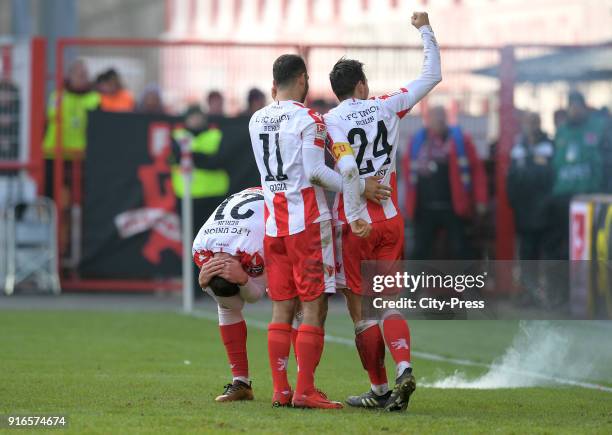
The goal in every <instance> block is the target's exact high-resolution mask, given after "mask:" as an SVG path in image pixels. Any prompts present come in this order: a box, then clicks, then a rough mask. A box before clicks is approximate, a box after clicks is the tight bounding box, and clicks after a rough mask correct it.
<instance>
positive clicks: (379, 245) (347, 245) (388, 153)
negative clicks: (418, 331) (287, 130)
mask: <svg viewBox="0 0 612 435" xmlns="http://www.w3.org/2000/svg"><path fill="white" fill-rule="evenodd" d="M411 23H412V25H413V26H414V27H416V28H417V29H418V30H419V32H420V34H421V37H422V39H423V45H424V60H423V67H422V71H421V74H420V76H419V77H418V78H416V79H415V80H413V81H411V82H409V83H407V84H406V85H405V86H403V87H401V88H400V89H398V90H396V91H394V92H391V93H388V94H386V95H383V96H381V97H378V98H369V88H368V80H367V78H366V76H365V74H364V72H363V64H362V63H361V62H359V61H358V60H352V59H345V58H342V59H340V60H339V61H338V62H337V63H336V64H335V65H334V67H333V69H332V71H331V72H330V74H329V78H330V82H331V87H332V90H333V91H334V93H335V94H336V96H337V97H338V99H339V100H340V104H339V105H338V106H337V107H336V108H334V109H332V110H331V111H330V112H329V113H328V114H326V115H325V123H326V125H327V130H328V134H329V136H330V138H331V140H332V142H333V144H332V150H333V152H334V155H335V157H336V158H337V159H343V160H344V165H347V166H351V165H352V167H353V171H355V172H357V173H358V174H359V176H360V177H361V178H362V179H364V178H366V177H370V176H372V175H376V176H379V177H380V183H381V184H382V185H384V186H387V187H388V188H390V189H391V190H392V196H391V198H390V199H382V200H367V201H364V200H363V199H361V200H360V203H359V207H358V208H359V211H358V217H359V218H361V219H362V220H365V221H367V222H368V223H370V224H371V233H370V235H369V236H368V237H366V238H359V237H356V236H355V234H354V233H353V231H351V230H350V227H349V225H348V223H347V212H346V204H347V201H346V199H345V198H343V195H344V194H340V195H338V196H337V198H336V201H335V206H334V210H333V212H334V218H335V219H336V220H337V221H338V222H339V223H340V225H341V226H340V227H339V230H338V231H337V232H336V234H337V239H336V247H337V248H336V254H337V261H336V264H337V269H339V272H338V274H337V278H338V286H339V287H344V290H343V292H344V294H345V296H346V300H347V306H348V309H349V312H350V315H351V318H352V320H353V322H354V326H355V343H356V345H357V351H358V353H359V356H360V357H361V361H362V363H363V366H364V368H365V369H366V371H367V372H368V375H369V377H370V383H371V389H370V391H368V392H366V393H364V394H362V395H360V396H351V397H349V398H348V400H347V403H348V404H349V405H351V406H357V407H366V408H372V407H376V408H385V409H386V410H388V411H396V410H403V409H405V408H406V406H407V405H408V401H409V398H410V395H411V394H412V392H413V391H414V389H415V388H416V383H415V379H414V376H413V375H412V366H411V363H410V330H409V328H408V324H407V323H406V320H405V319H404V318H403V316H402V315H401V313H400V312H398V311H395V310H393V311H387V312H385V313H384V314H383V316H382V320H381V322H380V324H379V322H378V321H376V320H368V319H364V318H362V310H361V307H362V304H363V303H367V302H368V301H367V300H364V298H367V295H368V293H370V292H371V289H364V288H362V287H361V270H360V266H361V261H362V260H380V261H385V260H386V261H396V260H401V258H402V253H403V240H404V221H403V219H402V216H401V214H400V212H399V209H398V203H397V188H396V186H397V181H396V160H397V149H398V147H399V145H400V143H401V142H400V134H399V131H400V120H401V119H402V118H403V117H404V116H405V115H406V114H407V113H408V112H409V111H410V109H412V107H413V106H414V105H415V104H417V103H418V102H419V101H420V100H421V99H422V98H423V97H424V96H425V95H427V94H428V93H429V92H430V91H431V90H432V89H433V88H434V86H436V84H438V83H439V82H440V80H441V79H442V75H441V68H440V51H439V48H438V45H437V43H436V40H435V37H434V34H433V30H432V28H431V26H430V25H429V17H428V16H427V13H425V12H415V13H414V14H413V15H412V17H411ZM351 213H354V210H353V211H351ZM352 218H353V219H354V218H355V217H354V216H353V217H352ZM370 294H371V293H370ZM385 343H386V345H387V347H388V349H389V352H390V353H391V355H392V356H393V359H394V360H395V362H396V382H395V387H394V388H393V389H392V390H389V387H388V385H387V374H386V370H385V367H384V356H385Z"/></svg>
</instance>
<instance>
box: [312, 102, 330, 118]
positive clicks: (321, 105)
mask: <svg viewBox="0 0 612 435" xmlns="http://www.w3.org/2000/svg"><path fill="white" fill-rule="evenodd" d="M309 107H310V108H311V109H312V110H314V111H315V112H318V113H320V114H321V115H325V114H326V113H327V112H329V109H330V108H331V104H329V103H328V102H327V101H325V100H324V99H322V98H317V99H316V100H312V102H311V103H310V106H309Z"/></svg>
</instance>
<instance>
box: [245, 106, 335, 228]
mask: <svg viewBox="0 0 612 435" xmlns="http://www.w3.org/2000/svg"><path fill="white" fill-rule="evenodd" d="M249 132H250V134H251V145H252V147H253V153H254V155H255V160H256V162H257V167H258V169H259V173H260V174H261V184H262V187H263V192H264V196H265V215H266V216H265V222H266V234H267V235H268V236H272V237H283V236H287V235H290V234H296V233H299V232H301V231H303V230H304V228H305V227H306V225H308V224H311V223H316V222H322V221H324V220H328V219H331V213H330V211H329V208H328V206H327V202H326V201H325V195H324V191H323V188H321V187H319V186H316V185H313V184H312V183H311V182H310V180H309V177H308V175H307V174H306V171H305V168H304V164H305V161H304V159H305V158H306V157H305V156H304V155H303V152H302V151H303V150H304V149H307V148H316V149H317V150H319V151H320V153H316V154H315V155H316V158H319V157H320V159H321V161H323V160H324V158H325V157H324V147H325V139H326V136H327V131H326V129H325V124H324V123H323V119H322V118H321V116H320V115H319V114H318V113H316V112H315V111H313V110H311V109H308V108H307V107H304V105H303V104H301V103H298V102H295V101H275V102H274V103H272V104H270V105H268V106H266V107H264V108H263V109H260V110H258V111H257V112H255V113H254V114H253V116H252V117H251V121H250V122H249Z"/></svg>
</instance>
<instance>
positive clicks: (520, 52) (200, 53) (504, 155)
mask: <svg viewBox="0 0 612 435" xmlns="http://www.w3.org/2000/svg"><path fill="white" fill-rule="evenodd" d="M555 48H560V47H558V46H529V45H523V46H520V47H502V48H500V47H485V46H475V47H471V46H464V47H451V46H443V47H442V48H441V49H442V65H443V78H444V79H443V82H442V83H441V84H440V85H439V86H438V87H437V88H436V91H435V92H434V93H433V94H432V95H431V96H430V97H428V98H426V99H425V100H424V101H422V102H421V103H420V104H419V105H417V107H416V110H415V111H414V112H415V113H413V115H417V116H408V117H406V121H405V122H404V124H403V127H402V128H403V135H404V137H407V136H406V135H409V134H412V133H413V132H414V131H415V130H416V129H417V128H419V127H420V126H421V125H422V118H423V117H424V116H426V108H427V107H428V106H431V105H443V106H445V107H446V108H447V110H448V113H449V118H450V122H451V123H458V124H460V125H461V126H462V127H463V128H464V130H465V131H467V132H468V133H469V134H471V135H472V136H473V138H474V140H475V143H476V145H477V148H478V150H479V153H480V154H481V156H483V157H490V159H491V160H492V161H494V165H493V166H494V167H495V172H494V174H491V175H493V176H492V178H493V180H494V190H495V197H494V203H493V204H492V207H491V208H492V209H493V211H494V221H495V225H494V228H495V229H494V242H493V241H492V240H490V241H489V242H488V243H489V245H493V243H494V246H493V247H491V248H489V249H488V251H490V253H488V254H487V255H488V256H490V257H493V258H497V259H511V258H513V255H514V247H513V244H514V231H513V219H512V214H511V210H510V207H509V205H508V200H507V197H506V193H505V179H506V172H507V169H508V166H509V152H510V149H511V147H512V145H513V142H514V140H515V136H516V134H517V132H518V126H517V117H516V105H515V101H514V99H515V87H516V85H517V74H518V73H517V64H518V62H520V61H521V60H522V59H525V58H530V57H534V56H537V55H539V54H541V53H542V52H548V51H551V50H553V49H555ZM285 52H293V53H300V54H302V55H303V56H304V57H305V59H306V61H307V63H308V66H309V76H310V93H309V101H308V102H307V103H312V102H313V101H314V100H316V99H321V98H324V99H329V100H333V95H332V94H331V90H330V88H329V84H328V81H327V77H328V72H329V70H330V68H331V66H332V65H333V63H335V61H336V60H337V59H339V58H340V57H342V56H347V57H355V58H357V59H360V60H362V61H363V62H364V63H365V64H366V68H367V74H368V77H369V78H370V81H369V85H370V89H371V93H372V94H374V95H377V94H378V95H379V94H383V93H386V92H387V91H389V90H393V89H395V88H397V87H399V86H401V85H403V84H405V83H406V82H407V81H409V80H410V79H411V78H414V77H416V76H417V75H418V72H419V69H420V65H421V62H422V59H421V56H422V48H421V47H420V46H416V45H415V46H407V45H373V46H347V45H336V44H317V45H308V46H304V45H299V44H291V43H288V44H282V45H281V44H255V43H233V42H203V41H160V40H142V39H140V40H135V39H81V38H69V39H59V40H58V41H57V46H56V72H55V87H56V88H57V89H59V90H61V87H62V85H63V80H64V73H65V70H66V67H67V65H68V64H69V62H70V60H71V59H75V58H77V57H78V58H81V59H84V60H85V62H86V63H87V65H88V66H89V68H90V72H91V73H93V74H96V73H99V72H101V71H102V70H104V69H106V68H109V67H113V68H115V69H117V70H118V71H119V73H120V74H121V76H122V77H123V81H124V83H125V85H126V87H127V88H128V89H130V90H131V91H132V92H133V93H134V94H135V96H137V95H138V94H140V92H141V91H142V90H143V89H145V86H146V85H147V83H151V82H154V83H157V84H158V85H159V86H160V88H161V90H162V93H163V97H164V99H165V101H166V106H167V108H168V109H169V110H170V111H171V112H173V113H175V114H179V113H180V112H181V111H182V110H183V109H184V108H185V107H186V106H187V105H188V104H189V103H194V102H196V103H201V102H202V100H203V97H204V95H205V94H206V93H207V92H208V91H211V90H219V91H220V92H221V93H222V94H223V95H224V96H225V100H226V113H228V114H229V115H232V116H234V115H237V114H239V112H240V109H241V108H242V107H241V104H240V101H241V100H243V99H244V98H245V96H246V93H247V91H248V89H249V88H251V87H258V88H259V89H261V90H263V92H264V93H267V92H268V91H269V89H270V86H271V77H270V72H271V62H272V60H273V59H274V58H276V57H277V56H278V55H279V54H281V53H285ZM492 65H493V66H495V65H497V69H495V70H494V71H493V73H491V72H487V68H489V69H490V67H491V66H492ZM60 92H61V91H60ZM57 101H58V104H59V99H57ZM56 113H57V119H56V122H57V124H58V125H61V123H62V122H63V120H62V119H61V111H59V110H58V111H56ZM61 130H62V129H61V128H58V129H57V137H56V144H57V147H56V150H55V151H56V156H59V157H58V158H56V159H55V163H54V167H55V171H54V192H55V195H56V197H57V196H58V195H59V194H60V192H61V191H62V189H64V182H65V180H64V176H63V171H64V166H63V164H62V159H63V155H62V148H61V143H62V140H61V139H62V138H61V134H62V133H61ZM118 133H120V132H118ZM492 144H494V145H495V150H496V151H495V155H492V156H488V155H487V153H488V151H489V149H491V145H492ZM405 145H406V144H401V146H402V148H403V147H404V146H405ZM142 146H145V145H142ZM245 146H247V144H245ZM401 152H402V149H400V153H401ZM249 156H250V154H245V155H244V159H247V158H248V157H249ZM81 165H82V160H81V159H77V160H76V161H75V162H74V166H75V170H74V171H73V172H72V179H71V180H69V184H70V185H69V186H67V187H68V188H69V189H70V191H71V192H72V193H71V195H70V197H71V208H72V209H73V210H76V211H77V212H76V213H73V214H72V218H71V219H70V222H68V224H69V225H70V226H71V227H72V229H73V232H72V234H73V235H74V237H73V238H72V242H71V244H70V249H65V250H63V252H64V257H65V258H68V259H70V261H68V262H66V265H67V266H68V268H67V271H65V272H69V273H64V276H63V281H62V285H63V287H64V288H68V289H82V290H87V289H97V290H121V289H128V290H147V291H149V290H153V289H172V290H177V289H179V288H180V282H178V281H174V280H151V279H139V280H135V279H113V280H111V279H83V278H82V277H80V276H79V270H78V269H79V268H78V266H79V264H80V258H79V248H80V245H81V243H82V239H81V237H80V234H81V233H82V228H81V226H80V225H81V217H80V209H81V207H82V191H81V186H82V177H83V176H84V175H86V174H83V171H82V168H81ZM400 197H401V191H400ZM58 217H59V219H60V222H59V223H58V231H59V228H61V227H62V225H64V224H63V223H62V222H61V221H62V220H65V216H64V218H63V217H62V213H58ZM492 236H493V234H492Z"/></svg>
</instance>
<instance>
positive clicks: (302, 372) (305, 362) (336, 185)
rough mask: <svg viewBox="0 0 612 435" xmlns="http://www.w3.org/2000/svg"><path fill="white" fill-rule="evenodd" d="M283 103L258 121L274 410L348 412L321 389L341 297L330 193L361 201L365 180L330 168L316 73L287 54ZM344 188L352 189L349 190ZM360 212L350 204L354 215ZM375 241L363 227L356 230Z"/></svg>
mask: <svg viewBox="0 0 612 435" xmlns="http://www.w3.org/2000/svg"><path fill="white" fill-rule="evenodd" d="M272 75H273V88H272V89H273V91H272V92H273V96H274V97H275V101H274V102H273V103H271V104H269V105H268V106H266V107H264V108H262V109H260V110H258V111H257V112H255V113H254V114H253V116H252V117H251V120H250V123H249V131H250V135H251V144H252V147H253V153H254V155H255V160H256V162H257V167H258V169H259V172H260V174H261V183H262V187H263V192H264V196H265V215H266V218H265V221H266V225H265V236H264V253H265V257H266V269H267V271H268V294H269V296H270V299H272V320H271V322H270V324H269V327H268V355H269V362H270V368H271V370H272V379H273V384H274V385H273V386H274V395H273V397H272V404H273V406H288V405H290V404H292V405H293V406H294V407H301V408H342V404H341V403H340V402H334V401H331V400H329V399H328V398H327V397H326V396H325V394H323V393H322V392H321V391H320V390H318V389H317V388H316V387H315V383H314V374H315V370H316V367H317V365H318V364H319V360H320V358H321V355H322V352H323V343H324V341H323V337H324V329H323V327H324V323H325V317H326V315H327V293H334V292H335V285H336V284H335V259H334V240H333V234H332V222H331V213H330V211H329V208H328V206H327V203H326V201H325V194H324V188H325V189H329V190H334V191H336V192H339V191H342V190H343V188H344V190H345V191H348V190H351V189H353V190H352V192H347V195H348V196H350V197H351V198H355V197H359V196H360V195H359V189H360V181H359V178H358V177H353V178H352V179H347V180H343V177H342V176H341V175H340V174H338V173H336V172H334V171H333V170H332V169H330V168H328V167H327V166H325V154H324V152H325V142H326V139H327V130H326V128H325V124H324V123H323V119H322V118H321V116H320V115H319V114H317V113H316V112H314V111H313V110H311V109H308V108H307V107H305V106H304V104H303V103H304V100H305V98H306V94H307V93H308V73H307V70H306V64H305V63H304V60H303V59H302V58H301V57H300V56H297V55H293V54H285V55H282V56H280V57H279V58H277V59H276V60H275V61H274V64H273V67H272ZM343 181H344V182H343ZM351 205H352V204H349V207H350V206H351ZM350 225H351V228H352V229H353V230H354V231H356V233H357V234H358V235H361V236H364V235H367V233H368V231H369V228H370V226H369V224H368V223H367V222H365V221H363V220H362V219H357V220H355V221H354V222H351V223H350ZM298 300H299V301H301V303H302V310H303V319H302V324H301V325H300V327H299V329H298V333H297V338H296V344H295V351H296V355H297V360H298V375H297V382H296V385H295V392H292V389H291V386H290V385H289V382H288V379H287V371H286V366H287V364H286V363H287V360H288V355H289V349H290V343H291V342H290V334H291V325H290V323H291V320H292V317H293V312H294V310H295V306H296V303H297V301H298Z"/></svg>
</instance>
